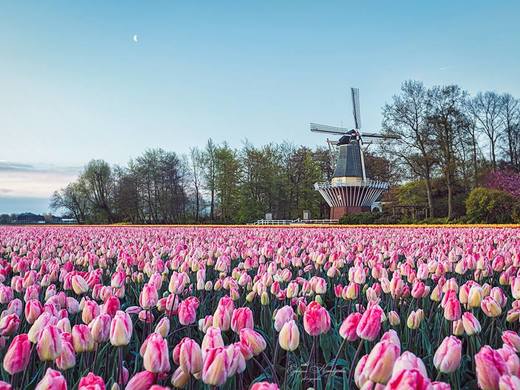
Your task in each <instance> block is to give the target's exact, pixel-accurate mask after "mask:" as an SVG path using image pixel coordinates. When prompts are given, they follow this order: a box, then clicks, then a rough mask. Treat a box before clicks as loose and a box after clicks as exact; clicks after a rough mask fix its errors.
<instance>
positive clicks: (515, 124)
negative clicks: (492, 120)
mask: <svg viewBox="0 0 520 390" xmlns="http://www.w3.org/2000/svg"><path fill="white" fill-rule="evenodd" d="M502 121H503V123H504V127H503V133H504V134H503V138H504V139H505V140H506V143H507V146H506V147H505V151H506V155H507V156H508V158H509V162H510V164H511V166H512V167H514V168H517V169H520V102H519V101H518V99H515V98H514V97H513V96H511V95H510V94H508V93H506V94H504V95H502Z"/></svg>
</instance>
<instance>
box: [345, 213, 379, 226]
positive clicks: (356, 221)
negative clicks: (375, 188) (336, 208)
mask: <svg viewBox="0 0 520 390" xmlns="http://www.w3.org/2000/svg"><path fill="white" fill-rule="evenodd" d="M379 218H381V213H370V212H365V213H358V214H346V215H344V216H343V217H341V218H340V220H339V223H340V224H342V225H371V224H373V223H377V220H378V219H379Z"/></svg>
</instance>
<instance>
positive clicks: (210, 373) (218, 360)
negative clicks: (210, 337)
mask: <svg viewBox="0 0 520 390" xmlns="http://www.w3.org/2000/svg"><path fill="white" fill-rule="evenodd" d="M228 365H229V363H228V355H227V353H226V351H225V349H224V348H220V347H219V348H211V349H209V350H208V351H207V353H206V356H205V357H204V364H203V367H202V381H203V382H204V383H206V384H208V385H212V386H221V385H223V384H224V383H225V382H226V380H227V369H226V367H227V366H228Z"/></svg>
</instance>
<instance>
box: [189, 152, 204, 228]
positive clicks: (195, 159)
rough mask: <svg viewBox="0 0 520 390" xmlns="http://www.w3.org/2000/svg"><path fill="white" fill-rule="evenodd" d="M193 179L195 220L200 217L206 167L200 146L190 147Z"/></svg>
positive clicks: (197, 220)
mask: <svg viewBox="0 0 520 390" xmlns="http://www.w3.org/2000/svg"><path fill="white" fill-rule="evenodd" d="M190 167H191V171H190V174H191V181H192V184H193V192H194V197H195V213H194V214H195V222H196V223H198V222H199V219H200V205H201V185H202V169H203V167H204V162H203V154H202V152H201V151H200V150H199V149H198V148H191V149H190Z"/></svg>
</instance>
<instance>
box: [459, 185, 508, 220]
mask: <svg viewBox="0 0 520 390" xmlns="http://www.w3.org/2000/svg"><path fill="white" fill-rule="evenodd" d="M515 206H516V201H515V199H514V198H513V197H512V196H511V195H509V194H508V193H507V192H504V191H499V190H494V189H489V188H482V187H477V188H475V189H474V190H472V191H471V192H470V193H469V195H468V198H467V199H466V215H467V217H468V219H469V221H470V222H473V223H511V222H513V210H514V209H515V208H516V207H515Z"/></svg>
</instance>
